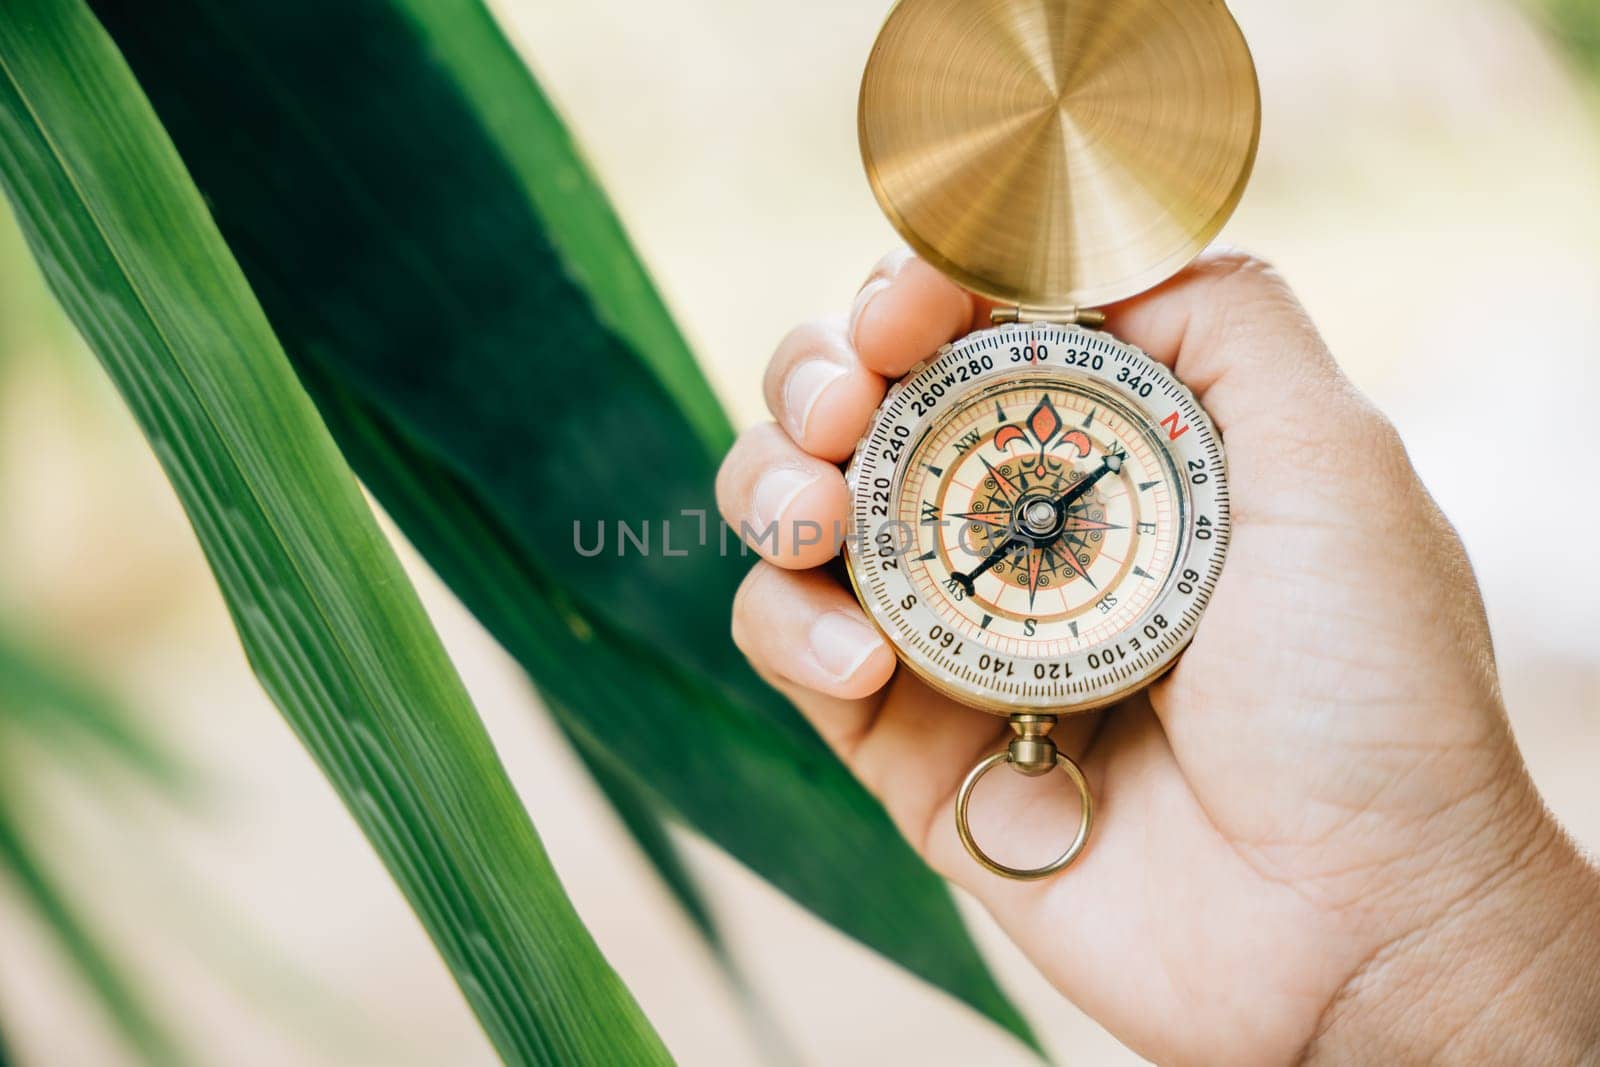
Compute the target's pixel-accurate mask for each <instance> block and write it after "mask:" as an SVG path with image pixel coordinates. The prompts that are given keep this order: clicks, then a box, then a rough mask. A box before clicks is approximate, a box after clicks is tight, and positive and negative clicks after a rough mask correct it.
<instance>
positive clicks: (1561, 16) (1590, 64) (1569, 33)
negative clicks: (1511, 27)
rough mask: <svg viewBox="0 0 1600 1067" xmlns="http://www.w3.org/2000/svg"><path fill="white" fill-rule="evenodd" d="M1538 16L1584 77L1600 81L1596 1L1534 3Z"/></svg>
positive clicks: (1599, 14) (1543, 0) (1533, 0)
mask: <svg viewBox="0 0 1600 1067" xmlns="http://www.w3.org/2000/svg"><path fill="white" fill-rule="evenodd" d="M1531 3H1532V6H1533V9H1534V12H1535V13H1536V14H1537V15H1538V16H1539V17H1540V19H1541V21H1543V22H1544V24H1545V27H1546V29H1547V30H1548V31H1549V33H1550V34H1551V36H1552V37H1554V38H1555V40H1556V42H1557V43H1558V44H1560V45H1561V47H1562V48H1563V49H1565V50H1566V52H1567V54H1568V55H1569V56H1570V57H1571V58H1572V61H1573V63H1574V64H1575V65H1576V66H1577V68H1578V70H1579V72H1580V73H1582V74H1583V75H1585V76H1586V77H1588V78H1589V79H1590V81H1600V7H1597V5H1596V4H1595V0H1531Z"/></svg>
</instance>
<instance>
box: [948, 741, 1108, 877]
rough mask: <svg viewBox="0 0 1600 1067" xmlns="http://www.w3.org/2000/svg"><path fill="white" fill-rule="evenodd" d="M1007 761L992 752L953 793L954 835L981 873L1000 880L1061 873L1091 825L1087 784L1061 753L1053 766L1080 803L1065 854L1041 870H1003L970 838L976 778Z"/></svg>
mask: <svg viewBox="0 0 1600 1067" xmlns="http://www.w3.org/2000/svg"><path fill="white" fill-rule="evenodd" d="M1010 758H1011V754H1010V753H1009V752H996V753H995V754H994V755H992V756H990V757H988V758H987V759H985V760H984V761H983V762H982V763H979V764H978V765H977V766H976V767H974V768H972V770H971V771H970V772H969V773H968V774H967V780H966V781H964V782H962V783H961V791H960V792H959V793H957V794H956V833H958V834H960V835H961V843H962V844H963V845H965V846H967V852H968V853H969V854H971V856H972V858H973V859H975V860H977V861H978V862H979V863H981V864H982V865H983V867H984V869H985V870H987V871H990V872H991V873H993V874H998V875H1000V876H1001V877H1003V878H1014V879H1016V880H1017V881H1019V882H1033V881H1037V880H1038V879H1040V878H1048V877H1049V876H1050V875H1052V874H1055V873H1056V872H1057V871H1062V870H1065V869H1066V868H1067V867H1068V866H1070V865H1071V864H1072V861H1073V860H1075V859H1077V858H1078V856H1079V854H1080V853H1082V852H1083V847H1084V846H1085V845H1087V844H1088V843H1089V831H1090V829H1091V828H1092V827H1093V826H1094V801H1093V800H1092V798H1091V797H1090V795H1089V783H1088V781H1087V780H1086V779H1085V778H1084V777H1083V770H1082V769H1081V768H1080V767H1079V766H1078V765H1077V764H1076V763H1074V762H1073V761H1072V759H1071V758H1070V757H1069V756H1068V755H1067V754H1066V753H1065V752H1057V753H1056V765H1057V766H1059V767H1060V768H1061V769H1062V770H1064V771H1066V772H1067V777H1068V778H1071V779H1072V784H1073V785H1075V786H1077V787H1078V796H1079V797H1080V798H1081V799H1082V801H1083V814H1082V816H1081V817H1080V818H1079V819H1078V835H1077V836H1076V837H1074V838H1073V839H1072V844H1070V845H1068V846H1067V850H1066V851H1065V852H1063V853H1062V854H1061V855H1060V856H1058V857H1056V859H1055V860H1053V861H1052V862H1050V863H1048V864H1046V865H1045V866H1043V867H1032V868H1017V867H1007V866H1006V865H1005V864H1003V863H1000V862H998V861H996V860H994V859H993V858H991V857H990V856H989V854H988V853H986V852H984V851H983V849H982V848H980V847H979V845H978V841H977V838H975V837H973V836H972V827H971V825H970V824H969V823H968V822H967V806H968V804H970V803H971V801H972V791H973V790H974V789H976V788H977V785H978V781H979V779H981V778H982V777H983V776H984V775H986V774H988V773H989V772H990V771H992V770H994V769H995V768H996V767H997V766H999V765H1000V764H1002V763H1005V762H1007V761H1009V760H1010Z"/></svg>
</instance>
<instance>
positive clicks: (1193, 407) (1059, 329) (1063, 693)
mask: <svg viewBox="0 0 1600 1067" xmlns="http://www.w3.org/2000/svg"><path fill="white" fill-rule="evenodd" d="M1019 337H1021V338H1025V339H1026V340H1027V341H1028V342H1029V343H1030V344H1033V345H1038V344H1046V345H1055V344H1060V343H1073V342H1075V343H1076V344H1077V346H1078V347H1079V348H1082V349H1084V350H1085V354H1086V355H1098V356H1101V357H1103V358H1104V360H1105V361H1106V367H1107V368H1108V369H1107V371H1106V372H1105V373H1095V372H1093V371H1091V370H1085V369H1082V368H1074V367H1068V366H1066V365H1065V364H1064V363H1051V362H1049V360H1046V363H1045V364H1044V365H1039V364H1031V363H1029V364H1021V365H1010V364H1005V363H1001V362H999V361H998V360H996V361H995V366H994V367H993V368H990V369H984V370H982V371H981V372H979V373H977V374H975V375H974V376H973V377H972V378H971V379H970V380H969V381H968V382H966V383H960V384H961V386H962V387H960V388H954V389H950V390H948V391H947V392H946V393H943V394H941V395H940V397H939V398H938V400H936V402H935V403H934V404H933V406H932V407H933V410H930V411H927V412H925V413H924V414H922V415H920V416H919V415H914V414H912V413H910V411H909V409H910V408H911V406H912V401H913V399H914V398H915V397H914V390H913V388H912V387H913V386H917V387H919V388H923V389H928V388H931V387H932V386H933V385H935V384H937V383H938V382H939V381H940V380H941V378H942V377H944V375H943V374H941V373H940V368H941V366H942V365H943V364H944V363H945V362H946V361H947V359H948V357H949V356H950V355H951V354H953V353H957V352H959V353H960V354H961V356H962V358H963V359H965V358H968V357H970V356H973V355H981V354H983V353H986V352H995V351H1001V350H1003V348H1004V346H1005V345H1006V342H1008V341H1010V340H1014V339H1017V338H1019ZM1113 365H1128V366H1131V367H1133V368H1135V369H1136V370H1137V371H1138V374H1137V376H1138V377H1140V378H1141V379H1144V380H1145V381H1148V382H1150V383H1151V385H1152V388H1153V389H1154V388H1159V390H1160V393H1159V395H1160V396H1162V397H1164V398H1165V399H1166V400H1167V401H1168V402H1170V403H1171V404H1172V405H1173V406H1174V408H1175V409H1176V410H1177V411H1178V413H1179V414H1180V416H1181V418H1182V419H1183V420H1184V421H1185V422H1186V423H1187V424H1188V425H1189V426H1190V427H1191V428H1193V429H1196V430H1198V431H1199V432H1197V433H1196V434H1195V435H1194V436H1193V438H1192V439H1190V440H1189V441H1187V442H1185V443H1184V444H1182V445H1178V446H1176V447H1168V451H1169V452H1170V453H1172V454H1173V457H1174V459H1179V458H1180V457H1183V458H1198V459H1202V461H1203V468H1202V469H1204V470H1205V472H1206V474H1207V481H1208V486H1207V488H1206V489H1205V490H1203V491H1202V493H1201V495H1202V496H1203V495H1205V494H1207V493H1209V499H1210V507H1209V508H1205V507H1203V506H1202V504H1200V503H1197V504H1196V505H1195V507H1196V510H1204V511H1209V512H1210V513H1211V514H1213V515H1214V516H1215V518H1214V520H1213V521H1212V523H1211V527H1210V530H1209V533H1210V535H1211V536H1210V538H1209V542H1210V544H1211V545H1212V546H1213V547H1212V549H1211V552H1210V556H1209V559H1208V560H1207V561H1206V563H1205V566H1204V567H1203V568H1201V567H1199V564H1198V562H1197V558H1196V556H1197V552H1198V551H1199V550H1198V549H1197V548H1196V545H1197V543H1198V541H1199V540H1200V539H1199V538H1196V537H1195V536H1194V529H1195V526H1196V525H1197V523H1196V524H1191V525H1190V526H1189V527H1188V528H1186V529H1184V530H1182V531H1180V534H1181V535H1182V537H1183V545H1182V547H1181V550H1180V551H1179V554H1178V556H1177V557H1176V559H1175V560H1174V562H1173V564H1172V574H1173V576H1174V579H1173V587H1172V588H1169V589H1167V590H1164V591H1163V592H1162V594H1161V595H1160V596H1158V597H1157V598H1156V599H1155V600H1154V601H1153V602H1152V603H1151V604H1150V605H1149V607H1148V609H1147V610H1146V611H1145V612H1144V613H1142V614H1141V615H1139V616H1137V617H1135V618H1134V619H1133V620H1132V622H1131V623H1130V624H1129V625H1128V626H1127V627H1125V628H1124V629H1123V630H1122V631H1121V632H1120V633H1119V635H1117V636H1115V637H1113V638H1111V639H1109V640H1107V641H1103V642H1101V643H1099V644H1097V645H1094V646H1091V647H1089V648H1086V649H1083V650H1080V651H1078V652H1075V653H1072V654H1070V655H1068V656H1064V657H1053V658H1050V659H1032V658H1028V657H1012V658H1013V660H1014V662H1015V663H1017V664H1019V665H1023V666H1028V665H1033V664H1045V665H1050V664H1055V665H1056V666H1057V667H1064V668H1066V670H1067V674H1068V677H1069V678H1070V679H1071V680H1070V681H1068V680H1050V679H1048V678H1046V679H1043V680H1040V681H1035V680H1033V679H1028V678H1017V679H1016V680H1015V681H1009V682H1002V681H999V680H997V679H993V678H987V677H982V676H980V675H978V674H977V673H975V672H974V670H973V668H972V666H971V665H970V664H968V663H965V662H961V661H959V660H955V659H953V658H944V657H942V656H941V651H942V650H941V649H938V648H935V647H933V646H932V644H931V643H930V642H929V641H928V640H927V638H926V636H925V635H924V634H922V633H920V632H918V631H917V630H916V629H915V627H914V625H913V624H914V623H915V621H916V620H915V619H908V618H907V617H906V616H905V614H904V613H903V612H901V611H900V610H899V609H898V603H897V598H898V593H896V592H891V591H890V586H891V583H890V582H889V581H886V576H887V575H889V574H890V572H889V571H887V570H886V569H884V568H882V567H881V566H878V565H876V560H875V559H874V558H873V557H872V555H871V554H870V553H868V554H867V555H868V558H867V559H865V560H863V559H861V558H858V554H857V553H854V552H852V553H849V572H850V575H851V580H852V583H853V584H855V586H856V588H857V591H858V594H860V593H862V591H863V587H865V588H866V589H868V590H870V591H871V593H872V594H873V595H872V596H865V595H863V596H862V601H863V604H864V605H865V606H866V607H867V610H868V614H869V616H871V617H872V618H873V620H874V622H876V623H877V624H878V625H879V626H880V628H882V629H883V630H884V631H885V633H886V635H887V636H888V637H889V639H890V640H891V642H893V643H894V644H895V645H896V647H898V648H899V649H900V650H901V652H902V658H903V659H904V660H905V662H906V663H907V665H908V666H909V667H910V668H911V669H912V670H913V671H914V672H915V673H917V674H919V675H921V676H922V677H924V678H925V679H927V680H928V681H929V682H930V684H932V685H934V686H935V687H936V688H939V689H942V690H944V691H946V692H949V693H950V694H951V695H952V696H955V697H956V698H957V699H961V700H963V701H964V702H966V703H969V704H974V705H976V706H978V707H982V708H985V709H986V710H990V711H995V712H999V713H1007V712H1013V711H1020V710H1058V711H1066V710H1088V709H1089V708H1092V707H1098V706H1102V705H1103V704H1104V703H1107V702H1109V701H1111V700H1114V699H1117V698H1119V697H1120V696H1122V695H1125V694H1126V693H1127V692H1130V691H1133V690H1136V689H1138V688H1141V687H1142V686H1144V685H1146V684H1148V683H1149V682H1150V681H1153V680H1154V679H1155V678H1156V677H1158V676H1159V675H1160V673H1161V672H1162V671H1164V670H1165V669H1166V668H1167V667H1168V666H1169V665H1170V664H1171V662H1172V661H1173V660H1174V659H1175V658H1176V655H1177V653H1178V652H1179V651H1181V649H1182V647H1183V646H1184V645H1186V644H1187V642H1188V641H1189V640H1190V639H1191V638H1192V636H1193V630H1194V627H1195V625H1196V623H1197V622H1198V620H1199V618H1200V615H1201V612H1202V610H1203V607H1204V605H1205V603H1206V602H1207V601H1208V600H1209V597H1210V595H1211V592H1212V591H1213V589H1214V588H1215V583H1216V579H1217V577H1218V575H1219V574H1220V571H1221V568H1222V565H1223V562H1224V560H1225V558H1226V552H1227V545H1228V540H1229V533H1230V531H1229V507H1228V493H1227V484H1226V459H1225V456H1224V454H1223V452H1222V449H1221V445H1220V439H1219V436H1218V435H1217V433H1216V430H1215V428H1214V427H1213V426H1212V424H1211V422H1210V419H1209V417H1207V416H1206V415H1205V413H1204V410H1203V409H1202V408H1201V407H1200V405H1199V404H1198V403H1197V402H1196V401H1195V400H1194V398H1193V396H1192V394H1190V392H1189V391H1188V389H1186V388H1185V387H1184V386H1183V385H1182V383H1181V382H1178V381H1177V380H1176V379H1175V378H1173V377H1172V375H1171V373H1170V372H1169V371H1167V370H1166V369H1165V368H1162V367H1159V366H1157V365H1156V364H1155V363H1154V361H1152V360H1150V359H1149V357H1148V356H1146V355H1144V354H1143V353H1142V352H1139V351H1138V350H1137V349H1135V348H1133V347H1132V346H1130V345H1126V344H1124V343H1123V342H1121V341H1119V340H1116V339H1115V338H1112V337H1110V336H1109V335H1106V334H1103V333H1099V332H1097V331H1090V330H1086V329H1083V328H1082V327H1075V326H1073V327H1067V326H1058V325H1054V324H1032V323H1030V324H1016V325H1008V326H1003V327H999V328H996V329H990V330H984V331H980V332H979V333H976V334H973V335H971V336H969V337H968V338H965V339H963V340H962V341H959V342H956V343H953V344H951V345H946V346H945V347H944V348H942V349H941V350H940V353H939V355H938V357H936V358H935V359H933V360H930V361H928V362H927V363H926V364H924V365H923V366H921V367H920V368H918V370H917V371H916V373H914V374H912V375H910V376H908V377H907V378H906V379H905V380H904V381H902V382H901V383H899V384H898V385H897V386H896V387H895V388H894V389H893V390H891V392H890V394H889V396H888V397H887V398H886V400H885V403H884V405H883V407H882V408H881V409H880V410H879V412H878V413H877V415H876V416H875V417H874V420H873V424H872V427H871V432H870V433H869V435H868V439H869V441H871V442H872V446H873V447H868V448H863V449H862V450H860V452H859V453H858V455H857V457H856V459H855V461H854V462H853V463H852V464H851V468H850V471H849V484H850V487H851V492H852V520H853V522H855V523H856V524H857V525H858V527H859V526H864V525H867V524H870V523H871V522H873V521H874V520H873V516H872V515H871V503H870V494H865V493H863V488H864V486H865V484H866V482H865V479H867V478H869V477H875V478H882V477H884V476H885V473H886V474H887V476H888V477H889V478H890V481H891V490H890V491H891V494H892V496H894V497H898V496H899V494H900V492H901V491H902V489H903V481H904V474H903V471H902V470H901V469H900V468H899V467H897V466H896V458H897V456H909V455H910V454H911V452H910V451H909V448H910V445H909V442H908V443H907V444H906V445H905V448H906V450H905V451H901V452H899V453H897V454H893V455H891V454H888V453H887V444H888V440H889V435H890V433H891V432H893V431H894V430H895V429H896V428H898V427H899V426H901V425H902V424H904V425H906V427H907V429H906V434H905V435H904V437H903V438H902V440H905V439H907V438H912V437H914V436H918V435H919V434H918V433H917V431H919V430H922V429H924V428H925V427H926V426H927V425H930V424H932V423H933V422H934V421H936V420H937V419H939V418H941V417H943V416H942V414H941V413H942V412H943V411H946V410H949V409H950V408H952V407H954V406H956V404H957V403H958V402H959V401H961V400H962V399H963V398H964V397H965V396H966V394H967V393H969V392H971V391H974V390H978V389H982V388H986V387H989V386H993V385H995V384H998V383H1001V382H1006V381H1009V380H1011V379H1013V378H1021V377H1025V376H1029V375H1032V376H1041V373H1040V372H1041V371H1043V372H1045V373H1049V374H1050V375H1052V376H1054V377H1056V378H1058V379H1059V378H1069V379H1075V380H1087V381H1088V382H1089V383H1090V384H1091V385H1093V386H1094V387H1095V388H1096V389H1099V390H1102V391H1105V392H1107V393H1109V394H1111V395H1113V396H1116V397H1119V398H1121V399H1123V400H1124V401H1125V402H1127V403H1128V404H1129V405H1131V406H1132V407H1133V408H1135V409H1136V410H1137V411H1139V412H1140V413H1141V415H1142V416H1143V419H1144V421H1145V423H1146V425H1145V429H1146V431H1147V432H1148V431H1149V430H1150V429H1151V428H1152V427H1154V425H1155V423H1156V422H1157V421H1158V420H1157V419H1156V417H1155V415H1156V412H1155V411H1154V410H1152V409H1151V407H1150V404H1149V401H1150V400H1153V399H1154V396H1155V394H1154V393H1153V392H1152V395H1151V396H1150V397H1145V398H1142V399H1141V398H1139V397H1135V396H1134V395H1132V394H1131V393H1130V392H1129V390H1127V389H1124V388H1122V387H1121V386H1120V385H1119V384H1118V383H1117V382H1115V380H1114V371H1112V370H1110V369H1109V368H1111V367H1112V366H1113ZM930 371H931V372H932V373H929V372H930ZM946 373H948V371H946ZM940 401H944V402H943V403H942V404H941V403H940ZM1197 445H1198V446H1200V447H1195V446H1197ZM1186 454H1187V455H1186ZM880 471H884V472H885V473H879V472H880ZM1186 492H1188V494H1189V495H1190V496H1191V497H1194V496H1195V494H1194V493H1193V492H1192V491H1189V490H1186ZM1186 564H1194V565H1195V567H1194V568H1192V569H1197V570H1198V571H1199V573H1198V578H1199V580H1198V581H1195V582H1193V583H1187V582H1186V583H1185V584H1188V585H1190V588H1191V590H1192V591H1191V592H1188V593H1183V594H1181V595H1179V594H1178V591H1177V586H1176V576H1177V575H1179V574H1180V573H1181V572H1182V570H1183V569H1184V568H1185V565H1186ZM898 584H900V585H902V586H906V582H905V580H904V574H903V572H901V574H900V575H899V576H898ZM906 588H907V590H908V591H909V588H910V587H909V586H906ZM1169 605H1170V608H1169ZM1164 609H1166V610H1165V614H1167V615H1170V616H1173V617H1172V618H1169V619H1168V624H1167V629H1165V630H1164V631H1159V632H1158V635H1157V636H1153V637H1148V638H1145V639H1143V640H1135V638H1138V637H1140V636H1141V627H1144V628H1145V629H1148V625H1149V624H1147V623H1146V620H1147V619H1153V618H1155V617H1156V616H1159V615H1162V614H1163V611H1164ZM912 611H913V612H924V613H925V614H927V615H929V616H930V618H932V619H934V620H939V619H941V618H942V617H941V616H938V615H936V614H934V613H932V612H931V611H925V609H924V608H923V606H922V605H921V604H920V603H919V604H918V605H917V606H915V607H914V608H913V609H912ZM1129 644H1132V645H1136V646H1137V647H1136V648H1134V649H1133V650H1132V651H1131V652H1130V651H1129V649H1128V648H1126V647H1125V646H1127V645H1129ZM1101 651H1104V652H1105V653H1106V655H1107V657H1108V659H1110V662H1109V663H1108V664H1107V665H1105V666H1103V667H1102V666H1098V665H1097V666H1093V667H1089V666H1088V661H1089V660H1090V659H1091V657H1095V654H1096V653H1099V652H1101ZM1112 653H1115V658H1114V659H1112V658H1111V654H1112ZM963 654H966V653H965V649H964V650H963ZM1078 668H1087V673H1085V672H1084V671H1083V670H1080V669H1078ZM1129 678H1133V679H1135V680H1134V681H1133V682H1132V683H1129V684H1123V683H1124V682H1125V680H1127V679H1129Z"/></svg>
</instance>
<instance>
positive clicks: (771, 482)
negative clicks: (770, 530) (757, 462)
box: [750, 467, 817, 533]
mask: <svg viewBox="0 0 1600 1067" xmlns="http://www.w3.org/2000/svg"><path fill="white" fill-rule="evenodd" d="M816 480H817V476H816V475H815V474H808V473H807V472H805V471H800V470H795V469H794V468H793V467H779V468H778V469H777V470H772V471H768V472H767V473H765V474H763V475H762V476H761V479H760V480H759V481H757V482H756V491H755V493H754V494H752V496H751V499H750V510H751V511H752V512H754V513H755V514H754V518H755V523H756V528H757V532H758V533H759V532H760V531H761V530H764V529H766V528H767V527H768V526H771V525H772V524H773V523H775V522H777V521H778V520H779V519H781V518H782V517H783V513H784V512H785V511H787V510H788V508H789V505H790V504H792V503H794V498H795V497H797V496H799V495H800V494H801V493H802V492H804V491H805V489H806V487H807V486H809V485H810V484H811V483H812V482H814V481H816Z"/></svg>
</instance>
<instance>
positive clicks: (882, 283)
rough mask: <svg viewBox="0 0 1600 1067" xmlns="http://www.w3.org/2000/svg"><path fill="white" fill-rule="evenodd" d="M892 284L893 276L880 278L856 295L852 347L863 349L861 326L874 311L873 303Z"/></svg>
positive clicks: (869, 283) (851, 323)
mask: <svg viewBox="0 0 1600 1067" xmlns="http://www.w3.org/2000/svg"><path fill="white" fill-rule="evenodd" d="M892 284H894V277H893V275H890V276H888V277H884V278H878V279H876V280H874V281H870V282H868V283H867V284H866V285H864V286H862V287H861V292H859V293H857V294H856V302H855V303H854V304H853V305H851V308H850V343H851V344H852V345H855V346H856V347H857V348H860V347H861V343H860V337H861V324H862V323H863V322H865V321H866V319H867V315H868V313H869V312H870V311H871V310H872V303H873V301H874V300H876V299H877V298H878V295H879V294H880V293H882V292H883V291H884V290H885V289H887V288H889V286H890V285H892Z"/></svg>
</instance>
